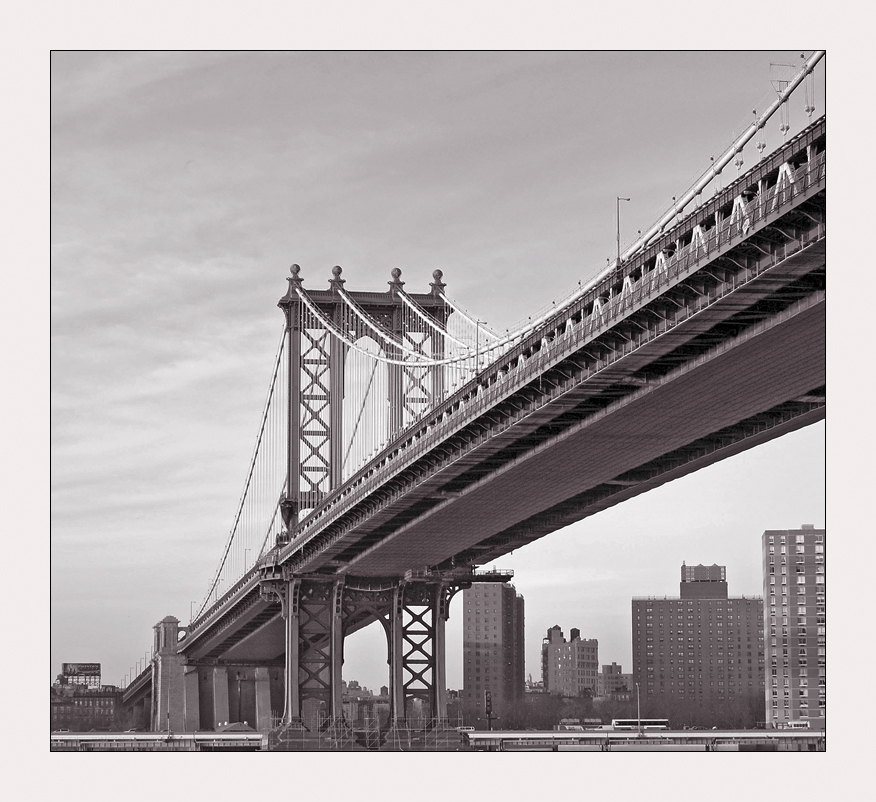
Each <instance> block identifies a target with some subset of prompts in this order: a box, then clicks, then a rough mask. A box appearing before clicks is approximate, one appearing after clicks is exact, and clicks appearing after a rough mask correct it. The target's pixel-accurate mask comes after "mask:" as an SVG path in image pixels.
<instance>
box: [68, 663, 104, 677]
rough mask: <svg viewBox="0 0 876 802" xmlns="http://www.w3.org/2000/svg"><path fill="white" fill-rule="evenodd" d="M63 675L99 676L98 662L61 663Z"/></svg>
mask: <svg viewBox="0 0 876 802" xmlns="http://www.w3.org/2000/svg"><path fill="white" fill-rule="evenodd" d="M61 673H62V674H63V675H64V676H65V677H99V676H100V663H61Z"/></svg>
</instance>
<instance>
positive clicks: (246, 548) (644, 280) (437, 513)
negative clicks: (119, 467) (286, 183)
mask: <svg viewBox="0 0 876 802" xmlns="http://www.w3.org/2000/svg"><path fill="white" fill-rule="evenodd" d="M823 56H824V52H823V51H816V52H815V53H814V54H813V55H812V56H811V57H810V58H809V59H808V60H807V61H806V62H805V64H804V65H803V67H802V69H801V70H800V71H799V72H798V73H797V75H796V76H795V77H794V78H793V80H789V81H787V82H785V85H784V86H783V87H781V91H777V93H776V98H775V101H774V102H773V103H771V105H770V106H769V107H768V108H767V109H766V110H765V111H764V112H763V113H762V114H760V115H759V116H756V118H755V119H754V121H753V122H752V124H751V125H750V126H749V128H747V129H746V131H745V132H744V133H743V134H742V135H741V136H740V137H739V138H738V139H737V140H736V141H735V142H734V143H733V145H732V146H731V147H730V148H729V149H728V150H727V151H726V152H725V153H724V154H723V155H722V156H721V157H720V158H719V159H717V160H715V161H714V162H713V164H712V166H711V167H710V169H709V170H708V171H707V172H706V173H705V174H704V175H703V176H702V177H701V178H700V179H699V180H698V181H697V182H696V183H695V184H694V185H693V186H692V187H691V188H690V189H689V190H688V191H687V192H686V193H685V194H684V195H683V196H681V197H679V198H678V200H677V201H676V200H675V199H673V201H674V204H673V209H672V210H671V211H670V212H668V213H667V214H666V215H665V216H664V217H662V218H661V219H659V220H658V221H657V222H656V223H655V224H654V225H653V226H651V227H650V228H649V229H648V230H647V231H645V232H644V233H643V234H641V236H640V237H639V238H638V239H637V240H636V242H635V243H633V245H631V246H630V247H629V248H627V249H626V250H625V251H623V252H620V249H619V252H618V258H617V259H616V260H614V261H613V262H611V263H610V264H609V265H608V266H607V267H606V268H605V269H604V270H603V271H602V272H601V273H600V274H599V275H597V276H596V277H595V278H594V279H593V280H591V281H589V282H588V283H586V284H582V285H581V286H580V287H579V288H578V289H577V290H576V291H575V292H574V293H573V294H571V295H570V296H569V297H567V298H565V299H564V300H563V301H561V302H558V303H556V304H555V305H554V306H553V307H552V308H551V309H550V310H549V311H548V312H546V313H545V314H542V315H540V316H537V317H534V318H532V319H530V320H528V321H527V323H526V324H525V325H524V326H522V327H521V328H518V329H517V330H515V331H509V332H506V333H504V334H501V333H497V332H495V331H493V330H492V329H490V328H489V327H488V326H487V325H485V324H484V323H483V322H482V321H479V320H478V319H477V318H476V317H474V316H473V315H472V314H469V313H468V312H467V311H465V309H463V308H462V306H461V305H459V304H457V303H455V302H454V301H453V300H452V297H451V294H450V293H449V292H448V291H447V285H446V284H445V282H444V278H445V276H444V275H443V274H442V272H441V271H440V270H436V271H435V272H434V273H433V275H432V281H431V283H430V284H429V285H428V290H427V291H425V292H414V291H411V290H410V289H408V288H407V284H406V282H405V281H403V280H402V274H401V271H400V270H398V269H395V270H393V271H392V273H391V275H390V280H389V284H388V287H389V289H388V290H387V291H361V290H354V289H348V288H347V286H346V285H347V279H345V278H344V274H343V271H342V269H341V267H337V266H336V267H335V268H334V269H333V270H332V271H331V278H330V279H329V280H328V288H327V289H314V288H312V287H310V286H308V282H309V281H310V280H311V279H312V277H311V276H309V275H307V274H306V271H304V270H302V269H301V268H299V266H298V265H293V266H292V268H291V271H290V275H289V276H288V277H287V279H286V282H287V287H286V288H285V294H283V295H282V297H281V298H280V300H279V307H280V309H281V310H282V314H283V315H284V317H285V327H284V330H283V334H282V338H281V342H280V343H279V346H278V348H277V352H276V355H275V358H274V361H273V367H272V372H271V381H270V385H269V389H268V393H267V399H266V402H265V405H264V411H263V415H262V418H261V423H260V427H259V430H258V435H257V438H256V445H255V448H254V451H253V456H252V460H251V464H250V467H249V470H248V473H247V478H246V483H245V487H244V489H243V492H242V495H241V498H240V502H239V505H238V507H237V511H236V515H235V517H234V520H233V522H232V525H231V529H230V534H229V535H228V537H227V540H226V542H225V543H224V545H223V547H222V549H221V553H220V554H219V555H218V560H217V565H216V568H215V570H214V572H213V574H212V577H211V578H210V581H209V583H208V584H207V587H206V590H205V593H204V596H203V599H202V601H201V602H200V604H199V606H198V608H197V611H196V614H195V615H194V616H193V618H192V620H191V622H190V624H189V625H188V626H181V625H180V623H179V621H178V620H177V619H175V618H173V617H172V616H168V617H167V618H165V619H164V620H163V621H162V622H160V623H159V624H158V625H156V627H155V643H154V649H153V656H152V659H151V661H150V662H149V664H148V665H147V667H146V668H145V669H144V671H143V672H142V673H141V674H140V675H139V676H138V677H136V678H135V679H134V680H133V681H132V682H131V684H130V685H129V686H128V688H127V690H126V693H125V703H126V704H127V705H128V706H129V707H131V708H135V709H136V708H138V706H139V709H140V711H141V714H142V720H143V721H144V723H145V724H146V726H148V727H150V728H151V729H153V730H164V729H172V730H176V731H188V732H194V731H197V730H199V729H205V728H206V729H210V728H215V727H217V726H218V725H219V724H220V723H222V722H227V721H230V720H234V719H235V716H237V718H238V720H241V721H242V720H247V721H249V722H252V723H254V726H255V727H256V729H259V730H262V731H267V730H272V731H274V732H280V733H284V732H285V733H293V732H296V731H301V732H307V731H315V730H320V731H322V732H329V731H330V732H331V733H332V736H333V737H334V738H335V739H336V740H338V741H343V739H344V737H346V736H345V733H347V734H348V730H349V725H348V724H347V723H346V722H345V721H344V718H343V711H342V699H341V665H342V662H343V648H344V639H345V637H346V636H348V635H350V634H351V633H353V632H356V631H357V630H359V629H361V628H363V627H365V626H367V625H369V624H371V623H373V622H375V621H379V622H380V624H381V625H382V628H383V630H384V631H385V634H386V644H387V662H388V665H389V697H390V712H389V730H388V732H387V733H384V734H383V736H382V737H383V738H388V739H390V741H391V739H392V738H394V737H399V736H398V733H399V732H401V731H402V730H403V729H404V727H405V726H406V722H407V720H408V718H409V716H410V715H411V710H412V707H413V706H414V705H416V706H417V708H418V709H421V710H426V711H427V717H428V718H429V719H430V720H431V721H432V722H433V723H435V722H437V723H438V726H436V727H435V729H436V730H438V729H440V724H441V722H443V721H444V720H445V719H446V710H447V699H446V682H445V665H444V661H445V622H446V620H447V618H448V610H449V603H450V600H451V598H452V597H453V595H454V594H455V593H457V592H458V591H459V590H461V589H464V588H466V587H468V586H470V585H471V583H472V582H473V581H498V582H502V581H507V580H508V579H509V578H510V576H511V575H510V572H501V571H493V572H484V571H479V570H478V568H479V566H483V565H485V564H487V563H490V562H491V561H493V560H495V559H496V558H499V557H501V556H502V555H504V554H508V553H509V552H511V551H513V550H514V549H517V548H520V547H521V546H523V545H526V544H527V543H530V542H532V541H534V540H536V539H538V538H541V537H543V536H545V535H548V534H550V533H551V532H554V531H556V530H558V529H560V528H562V527H565V526H567V525H569V524H571V523H574V522H575V521H579V520H581V519H583V518H585V517H587V516H590V515H593V514H594V513H596V512H599V511H600V510H604V509H606V508H607V507H610V506H612V505H615V504H619V503H621V502H623V501H625V500H627V499H630V498H632V497H634V496H636V495H638V494H640V493H643V492H646V491H647V490H650V489H652V488H655V487H658V486H659V485H662V484H664V483H666V482H669V481H672V480H673V479H676V478H678V477H681V476H684V475H686V474H689V473H691V472H693V471H697V470H699V469H700V468H703V467H706V466H708V465H711V464H713V463H715V462H717V461H719V460H722V459H724V458H726V457H729V456H732V455H735V454H738V453H740V452H742V451H744V450H746V449H749V448H752V447H754V446H756V445H759V444H761V443H764V442H766V441H768V440H771V439H773V438H776V437H780V436H781V435H783V434H786V433H788V432H792V431H794V430H796V429H799V428H801V427H803V426H807V425H809V424H811V423H814V422H817V421H820V420H823V419H824V416H825V288H826V197H827V189H826V186H827V184H826V155H827V148H826V120H825V117H824V116H821V117H818V118H813V116H812V112H813V111H814V87H813V85H812V77H813V70H814V68H815V66H816V64H817V63H818V62H819V60H820V59H821V58H822V57H823ZM795 91H796V92H799V94H798V95H797V97H799V96H800V95H801V94H805V102H806V105H805V109H806V111H807V113H808V114H809V115H810V120H811V122H810V123H809V125H808V126H807V127H805V129H804V130H803V131H801V132H800V133H799V134H797V135H796V136H794V137H791V138H787V137H786V141H784V142H783V144H782V145H781V146H780V147H778V148H777V149H776V150H774V151H773V152H772V153H765V150H766V144H765V137H764V127H765V125H766V122H767V120H769V119H770V118H771V117H773V115H777V116H778V118H779V119H780V120H781V121H783V126H784V127H783V128H782V131H783V133H784V132H785V131H787V126H785V124H784V120H786V119H787V107H788V103H789V100H790V98H791V96H792V94H793V93H794V92H795ZM746 145H749V148H751V147H754V148H756V149H757V152H758V161H757V164H756V165H755V166H754V167H753V168H751V169H749V170H748V171H746V172H742V170H741V167H742V163H743V162H742V153H743V148H744V147H745V146H746ZM731 163H732V164H735V166H736V168H737V177H736V179H735V180H733V181H732V182H729V183H727V185H726V186H724V187H723V188H722V187H720V186H716V179H717V178H718V177H719V176H720V175H721V173H722V171H723V170H724V169H725V168H726V167H728V166H729V165H730V164H731ZM707 188H708V189H709V190H710V191H711V197H710V198H708V199H705V197H704V192H705V190H706V189H707Z"/></svg>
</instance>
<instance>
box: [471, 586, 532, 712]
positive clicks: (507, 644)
mask: <svg viewBox="0 0 876 802" xmlns="http://www.w3.org/2000/svg"><path fill="white" fill-rule="evenodd" d="M462 597H463V616H464V618H465V629H464V636H463V672H462V678H463V701H464V702H466V703H467V704H469V705H470V706H472V707H474V708H476V709H477V710H478V711H480V712H479V715H480V716H483V715H484V693H485V691H490V694H491V697H492V707H493V714H494V715H496V716H501V715H502V711H503V710H504V709H505V707H506V705H508V704H509V703H513V702H520V701H522V700H523V688H524V677H525V672H524V657H525V651H524V605H523V596H521V595H520V594H518V593H517V591H516V590H515V589H514V586H513V585H510V584H507V583H505V584H499V583H495V582H493V583H491V582H475V583H474V584H473V585H472V586H471V587H470V588H467V589H466V590H464V591H463V593H462Z"/></svg>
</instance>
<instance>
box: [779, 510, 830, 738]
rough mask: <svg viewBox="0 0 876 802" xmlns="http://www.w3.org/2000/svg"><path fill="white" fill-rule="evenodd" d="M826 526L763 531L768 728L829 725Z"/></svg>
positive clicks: (804, 526) (817, 727)
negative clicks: (826, 700) (824, 527)
mask: <svg viewBox="0 0 876 802" xmlns="http://www.w3.org/2000/svg"><path fill="white" fill-rule="evenodd" d="M825 572H826V564H825V553H824V529H816V528H815V527H814V526H812V525H809V524H803V526H802V527H801V528H800V529H786V530H767V531H766V532H764V533H763V592H764V599H765V603H764V635H765V638H766V639H767V657H768V661H767V664H768V671H769V673H768V679H767V685H766V721H767V726H768V727H769V726H772V727H782V726H785V725H786V724H787V723H788V722H791V721H795V722H797V721H808V722H809V726H810V727H812V728H813V729H824V726H825V671H826V653H825V649H826V645H825V638H826V626H827V623H826V621H827V619H826V617H825V588H826V585H825V581H826V573H825Z"/></svg>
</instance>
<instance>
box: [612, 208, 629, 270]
mask: <svg viewBox="0 0 876 802" xmlns="http://www.w3.org/2000/svg"><path fill="white" fill-rule="evenodd" d="M615 197H617V196H615ZM628 200H629V198H617V263H618V264H620V202H621V201H628Z"/></svg>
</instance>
